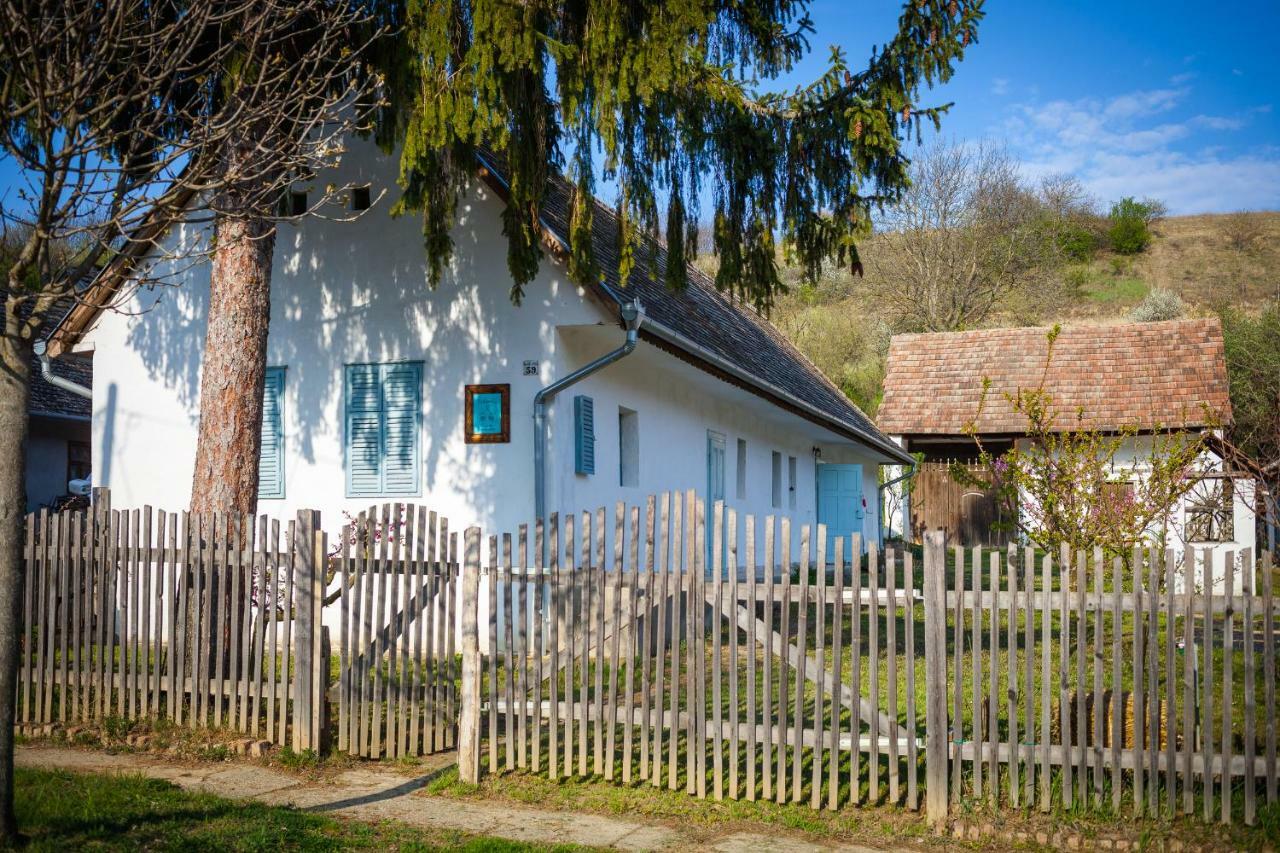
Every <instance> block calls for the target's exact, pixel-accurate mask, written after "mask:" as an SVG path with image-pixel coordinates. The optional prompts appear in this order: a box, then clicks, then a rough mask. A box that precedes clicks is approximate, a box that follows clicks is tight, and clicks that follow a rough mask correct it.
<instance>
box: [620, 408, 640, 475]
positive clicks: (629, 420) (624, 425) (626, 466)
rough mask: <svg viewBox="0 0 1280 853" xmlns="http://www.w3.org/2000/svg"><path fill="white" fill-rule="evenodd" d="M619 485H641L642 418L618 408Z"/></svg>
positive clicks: (630, 411)
mask: <svg viewBox="0 0 1280 853" xmlns="http://www.w3.org/2000/svg"><path fill="white" fill-rule="evenodd" d="M618 485H620V486H627V487H631V488H634V487H636V486H638V485H640V416H639V415H638V414H636V413H635V412H634V411H632V410H631V409H628V408H626V407H625V406H619V407H618Z"/></svg>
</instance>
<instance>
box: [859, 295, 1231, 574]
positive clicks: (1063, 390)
mask: <svg viewBox="0 0 1280 853" xmlns="http://www.w3.org/2000/svg"><path fill="white" fill-rule="evenodd" d="M1048 333H1049V330H1048V329H1044V328H1015V329H982V330H976V331H969V332H955V333H938V334H918V335H898V336H895V337H894V338H893V339H892V341H891V342H890V346H889V356H888V367H887V373H886V377H885V394H884V401H883V403H882V404H881V408H880V411H879V413H878V415H877V422H878V424H879V426H880V428H881V429H882V430H884V431H885V432H886V433H889V434H891V435H892V436H893V438H894V440H895V441H896V442H898V443H899V444H900V445H901V446H902V447H903V448H904V449H905V450H907V451H909V452H911V453H918V454H922V456H923V460H924V462H923V466H924V468H925V470H926V471H927V472H929V471H930V468H931V467H932V469H933V471H932V473H937V471H939V470H940V469H941V466H942V465H943V464H944V463H946V462H952V461H959V462H966V461H972V460H974V459H975V458H976V456H977V446H976V443H975V441H974V439H973V438H972V437H971V436H970V435H968V434H967V433H966V427H967V426H969V425H972V427H973V429H974V430H975V431H976V433H977V434H978V436H979V437H980V438H981V440H982V443H983V446H984V447H985V448H986V449H987V450H988V451H990V452H991V453H992V454H994V455H999V454H1000V453H1003V452H1005V451H1007V450H1008V449H1010V448H1012V447H1014V446H1015V445H1018V444H1019V443H1021V442H1026V441H1029V440H1030V439H1028V438H1027V437H1026V429H1027V421H1026V418H1025V417H1024V416H1023V415H1021V414H1019V413H1018V412H1016V411H1015V410H1014V408H1013V405H1012V404H1011V402H1010V400H1009V398H1008V395H1011V394H1016V393H1017V391H1018V390H1019V389H1032V388H1037V387H1041V383H1043V387H1044V390H1045V391H1046V392H1047V393H1048V395H1049V396H1050V398H1051V399H1052V400H1053V405H1054V415H1055V428H1060V429H1063V430H1067V429H1073V428H1084V429H1090V430H1098V431H1101V432H1103V433H1108V432H1109V433H1113V434H1119V433H1120V432H1121V431H1122V430H1132V431H1134V434H1133V435H1131V436H1129V437H1128V438H1125V439H1124V441H1123V442H1122V444H1121V447H1120V450H1119V452H1118V453H1117V454H1116V456H1115V459H1114V463H1115V478H1116V482H1115V483H1114V487H1115V488H1117V489H1125V488H1128V489H1129V490H1130V491H1132V487H1133V483H1134V482H1136V481H1137V480H1138V479H1140V478H1141V477H1143V476H1144V473H1145V472H1147V471H1149V470H1150V464H1149V461H1148V460H1149V459H1150V458H1151V454H1152V448H1153V446H1158V443H1159V442H1158V441H1157V440H1156V439H1155V438H1154V436H1155V435H1156V434H1159V433H1165V432H1167V431H1175V432H1194V433H1200V432H1204V431H1208V433H1209V435H1208V437H1207V438H1208V440H1207V441H1206V450H1205V451H1204V452H1203V454H1202V455H1201V458H1200V459H1199V460H1198V462H1197V464H1196V465H1195V466H1194V467H1195V472H1194V473H1195V476H1196V477H1197V478H1198V481H1197V482H1196V483H1195V484H1194V485H1193V486H1192V487H1191V489H1190V491H1189V492H1188V493H1187V494H1186V495H1185V496H1184V497H1183V498H1182V499H1181V500H1180V501H1179V502H1178V504H1177V506H1173V507H1169V508H1168V513H1167V516H1166V523H1165V524H1163V525H1161V527H1162V528H1163V529H1161V530H1156V529H1152V530H1151V531H1149V537H1150V538H1151V540H1152V541H1156V540H1157V539H1159V540H1163V541H1164V542H1165V543H1166V545H1167V547H1171V548H1173V549H1174V550H1175V551H1176V552H1178V554H1179V555H1180V554H1181V553H1182V551H1183V549H1184V548H1191V549H1194V553H1195V554H1196V555H1197V560H1198V561H1199V560H1200V559H1201V557H1200V555H1203V554H1204V553H1205V552H1206V551H1208V552H1210V553H1211V554H1212V555H1213V557H1212V558H1213V560H1214V561H1215V565H1216V566H1217V568H1216V569H1215V571H1214V573H1213V575H1212V576H1213V577H1214V578H1215V580H1216V581H1218V582H1221V579H1222V568H1221V567H1222V561H1223V559H1224V556H1223V555H1225V554H1232V555H1235V556H1237V557H1238V555H1240V554H1241V553H1242V552H1243V551H1244V550H1245V549H1249V550H1250V551H1251V552H1253V551H1254V549H1255V546H1256V525H1255V505H1254V504H1255V487H1256V479H1255V474H1254V472H1253V471H1250V470H1240V469H1239V466H1238V465H1234V464H1233V463H1232V460H1230V459H1228V458H1227V457H1229V456H1230V454H1228V453H1226V452H1225V451H1224V449H1223V448H1224V444H1223V443H1222V442H1221V433H1222V430H1223V429H1224V428H1226V427H1229V426H1230V425H1231V399H1230V396H1229V393H1228V383H1227V368H1226V357H1225V354H1224V350H1223V340H1222V326H1221V323H1220V322H1219V321H1218V320H1217V319H1194V320H1175V321H1168V322H1161V323H1131V324H1121V325H1111V326H1070V327H1064V328H1063V329H1062V330H1061V332H1060V334H1059V335H1058V337H1057V339H1056V340H1055V341H1054V344H1053V354H1052V358H1050V357H1049V338H1048ZM984 380H985V381H987V382H989V383H990V387H989V389H988V390H987V392H986V400H985V404H983V405H982V406H981V407H980V406H979V400H980V398H981V397H982V395H983V383H984ZM948 480H949V478H947V477H945V476H936V477H929V478H925V479H922V481H921V488H922V489H923V491H921V489H917V490H916V492H915V493H914V495H913V496H912V498H911V500H913V501H914V502H915V503H916V504H917V506H915V507H911V506H908V507H906V510H905V512H903V511H902V510H901V509H900V510H899V511H898V513H897V515H896V517H895V518H894V519H893V520H892V522H891V526H893V527H894V528H895V529H898V530H903V529H905V531H906V532H907V534H908V535H909V536H910V535H912V534H916V535H918V534H919V533H920V532H921V531H920V529H919V528H921V527H925V526H927V527H944V528H951V530H952V534H953V540H954V539H957V538H958V539H963V538H964V537H965V536H974V535H977V536H981V533H982V531H981V527H982V525H983V524H984V523H985V522H986V521H987V520H988V516H987V515H986V514H984V510H983V506H984V503H985V502H989V500H990V498H989V496H986V495H983V494H981V493H978V492H975V491H973V490H963V489H959V487H957V486H954V484H951V483H949V482H948ZM952 488H954V489H957V490H958V492H957V493H951V494H946V493H947V492H948V490H949V489H952ZM959 492H963V494H960V493H959ZM1020 509H1021V510H1022V511H1024V515H1025V504H1024V505H1023V507H1021V508H1020ZM964 544H976V543H964ZM1197 571H1199V570H1197Z"/></svg>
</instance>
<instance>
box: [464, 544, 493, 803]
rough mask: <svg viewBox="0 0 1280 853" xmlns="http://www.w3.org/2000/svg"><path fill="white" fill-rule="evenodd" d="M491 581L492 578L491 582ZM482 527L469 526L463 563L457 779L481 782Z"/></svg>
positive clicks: (467, 781) (473, 783)
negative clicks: (480, 622) (479, 606)
mask: <svg viewBox="0 0 1280 853" xmlns="http://www.w3.org/2000/svg"><path fill="white" fill-rule="evenodd" d="M490 582H492V579H491V580H490ZM479 599H480V528H478V527H468V528H467V531H466V534H465V545H464V553H463V561H462V614H461V615H462V695H461V697H460V702H459V707H458V776H459V777H460V778H461V779H462V781H463V782H466V783H468V784H471V785H475V784H477V783H478V782H479V781H480V631H479V623H478V621H477V620H478V615H477V613H476V607H477V605H478V603H479Z"/></svg>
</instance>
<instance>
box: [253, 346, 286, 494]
mask: <svg viewBox="0 0 1280 853" xmlns="http://www.w3.org/2000/svg"><path fill="white" fill-rule="evenodd" d="M284 375H285V373H284V368H283V367H268V368H267V376H266V381H265V382H264V383H263V387H262V443H261V446H260V448H259V451H258V497H259V498H265V499H279V498H283V497H284Z"/></svg>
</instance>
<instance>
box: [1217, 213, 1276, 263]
mask: <svg viewBox="0 0 1280 853" xmlns="http://www.w3.org/2000/svg"><path fill="white" fill-rule="evenodd" d="M1218 227H1219V229H1221V231H1222V238H1223V240H1224V241H1226V244H1227V248H1229V249H1233V250H1235V251H1237V252H1240V253H1242V254H1244V253H1247V252H1252V251H1254V250H1255V249H1257V248H1258V247H1259V246H1260V245H1261V243H1262V238H1263V237H1265V236H1266V233H1267V221H1266V218H1265V217H1264V216H1263V215H1262V214H1261V213H1258V212H1257V211H1253V210H1238V211H1236V212H1235V213H1228V214H1227V215H1225V216H1223V217H1222V219H1221V220H1220V221H1219V224H1218Z"/></svg>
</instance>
